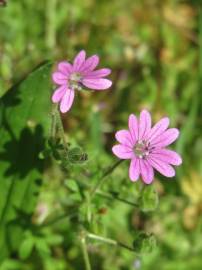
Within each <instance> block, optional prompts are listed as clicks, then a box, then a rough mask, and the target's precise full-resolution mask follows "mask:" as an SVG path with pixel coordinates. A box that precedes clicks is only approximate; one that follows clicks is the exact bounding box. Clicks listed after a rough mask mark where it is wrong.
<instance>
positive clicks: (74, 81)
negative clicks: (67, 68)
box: [68, 72, 82, 90]
mask: <svg viewBox="0 0 202 270" xmlns="http://www.w3.org/2000/svg"><path fill="white" fill-rule="evenodd" d="M81 79H82V76H81V74H80V73H79V72H74V73H72V74H71V75H70V77H69V81H68V83H69V86H70V87H71V88H72V89H73V90H81V89H82V87H81Z"/></svg>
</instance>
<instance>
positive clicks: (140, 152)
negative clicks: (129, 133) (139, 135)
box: [133, 140, 150, 159]
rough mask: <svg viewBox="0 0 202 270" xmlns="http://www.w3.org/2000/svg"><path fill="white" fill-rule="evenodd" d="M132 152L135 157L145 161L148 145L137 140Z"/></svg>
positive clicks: (148, 150) (148, 149) (143, 141)
mask: <svg viewBox="0 0 202 270" xmlns="http://www.w3.org/2000/svg"><path fill="white" fill-rule="evenodd" d="M133 151H134V153H135V155H136V156H137V157H139V158H143V159H145V158H146V157H147V156H148V155H149V153H150V143H149V142H147V141H145V140H139V141H137V143H136V144H135V146H134V148H133Z"/></svg>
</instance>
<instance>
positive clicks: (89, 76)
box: [52, 50, 112, 113]
mask: <svg viewBox="0 0 202 270" xmlns="http://www.w3.org/2000/svg"><path fill="white" fill-rule="evenodd" d="M98 63H99V57H98V56H97V55H93V56H91V57H89V58H87V59H86V52H85V51H84V50H82V51H80V52H79V53H78V54H77V55H76V57H75V58H74V61H73V64H70V63H68V62H66V61H63V62H60V63H59V64H58V67H57V71H56V72H54V73H53V74H52V78H53V81H54V82H55V83H56V84H57V85H59V87H58V88H57V89H56V90H55V92H54V93H53V96H52V101H53V102H54V103H58V102H59V103H60V111H61V112H62V113H66V112H67V111H69V110H70V108H71V106H72V103H73V100H74V95H75V90H81V89H82V87H83V86H84V87H87V88H90V89H93V90H105V89H108V88H109V87H110V86H111V85H112V82H111V81H110V80H108V79H105V78H104V77H106V76H107V75H109V74H110V73H111V70H110V69H109V68H102V69H98V70H95V68H96V67H97V65H98Z"/></svg>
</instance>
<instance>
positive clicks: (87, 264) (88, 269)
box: [81, 236, 91, 270]
mask: <svg viewBox="0 0 202 270" xmlns="http://www.w3.org/2000/svg"><path fill="white" fill-rule="evenodd" d="M81 248H82V253H83V258H84V263H85V269H86V270H91V265H90V258H89V255H88V250H87V245H86V238H85V237H84V236H82V237H81Z"/></svg>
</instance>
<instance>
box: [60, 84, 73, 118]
mask: <svg viewBox="0 0 202 270" xmlns="http://www.w3.org/2000/svg"><path fill="white" fill-rule="evenodd" d="M73 100H74V90H72V89H68V90H67V91H66V93H65V95H64V96H63V98H62V101H61V103H60V111H61V112H62V113H66V112H67V111H69V109H70V108H71V106H72V103H73Z"/></svg>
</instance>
